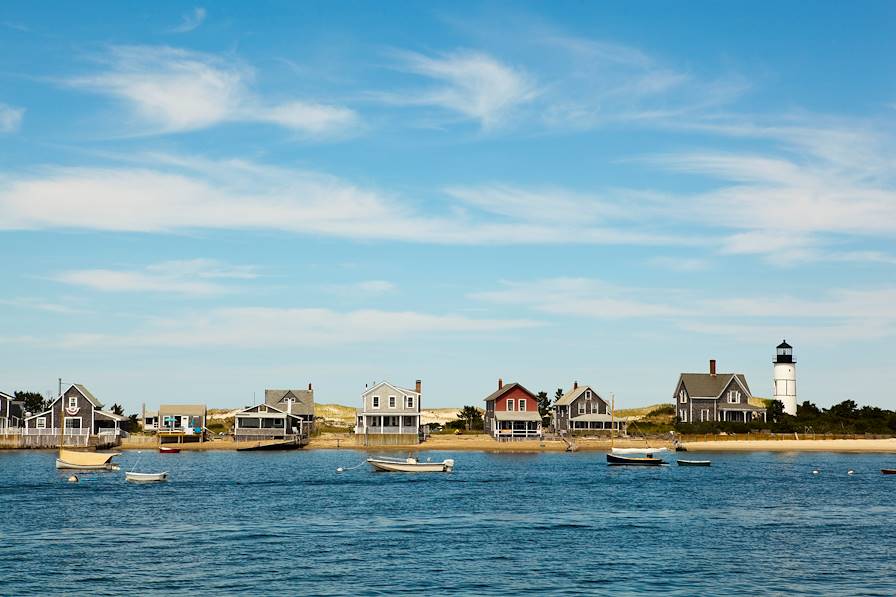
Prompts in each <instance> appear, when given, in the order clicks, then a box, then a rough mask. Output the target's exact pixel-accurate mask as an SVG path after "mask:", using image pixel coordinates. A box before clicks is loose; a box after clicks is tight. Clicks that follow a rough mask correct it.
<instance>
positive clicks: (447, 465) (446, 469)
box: [367, 458, 454, 473]
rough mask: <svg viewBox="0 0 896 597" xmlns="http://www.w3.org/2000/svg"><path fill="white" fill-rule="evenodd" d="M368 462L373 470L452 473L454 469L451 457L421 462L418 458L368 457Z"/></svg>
mask: <svg viewBox="0 0 896 597" xmlns="http://www.w3.org/2000/svg"><path fill="white" fill-rule="evenodd" d="M367 462H368V463H369V464H370V466H372V467H373V470H375V471H377V472H389V473H450V472H451V471H452V470H453V469H454V460H452V459H451V458H449V459H447V460H443V461H442V462H419V461H418V460H417V459H416V458H406V459H404V460H398V459H394V458H368V459H367Z"/></svg>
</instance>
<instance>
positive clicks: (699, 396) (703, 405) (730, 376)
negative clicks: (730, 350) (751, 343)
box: [673, 359, 765, 423]
mask: <svg viewBox="0 0 896 597" xmlns="http://www.w3.org/2000/svg"><path fill="white" fill-rule="evenodd" d="M752 397H753V395H752V394H751V393H750V386H749V385H748V384H747V378H746V377H745V376H744V375H743V373H717V372H716V361H715V359H713V360H711V361H709V373H682V374H681V375H680V376H679V378H678V383H677V384H675V394H674V396H673V399H674V401H675V414H676V415H677V416H678V419H679V420H680V421H681V422H682V423H703V422H707V421H717V422H740V423H746V422H749V421H753V420H756V419H762V420H763V421H765V409H764V408H762V407H761V406H753V405H752V404H750V398H752Z"/></svg>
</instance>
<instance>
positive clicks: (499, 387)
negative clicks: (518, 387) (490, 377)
mask: <svg viewBox="0 0 896 597" xmlns="http://www.w3.org/2000/svg"><path fill="white" fill-rule="evenodd" d="M503 387H504V380H503V379H502V378H500V377H499V378H498V389H499V390H500V389H501V388H503Z"/></svg>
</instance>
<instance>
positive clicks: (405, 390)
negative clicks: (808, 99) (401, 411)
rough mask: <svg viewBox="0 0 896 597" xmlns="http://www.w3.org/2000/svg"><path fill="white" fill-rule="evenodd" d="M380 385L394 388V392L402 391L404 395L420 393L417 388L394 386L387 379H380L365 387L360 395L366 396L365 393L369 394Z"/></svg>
mask: <svg viewBox="0 0 896 597" xmlns="http://www.w3.org/2000/svg"><path fill="white" fill-rule="evenodd" d="M382 386H389V387H390V388H392V389H393V390H395V392H396V393H403V394H406V395H408V396H420V394H418V393H417V390H409V389H408V388H403V387H401V386H396V385H395V384H394V383H390V382H388V381H381V382H380V383H377V384H373V386H372V387H370V388H367V389H366V390H364V392H363V393H362V394H361V395H362V396H366V395H367V394H370V393H371V392H373V391H374V390H376V389H378V388H380V387H382Z"/></svg>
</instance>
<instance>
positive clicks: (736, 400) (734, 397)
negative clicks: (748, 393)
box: [728, 390, 740, 404]
mask: <svg viewBox="0 0 896 597" xmlns="http://www.w3.org/2000/svg"><path fill="white" fill-rule="evenodd" d="M728 404H740V392H738V391H737V390H731V391H730V392H728Z"/></svg>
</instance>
